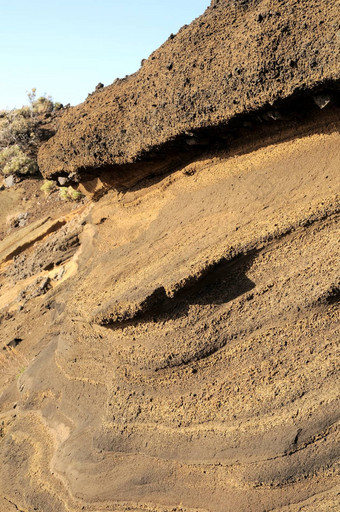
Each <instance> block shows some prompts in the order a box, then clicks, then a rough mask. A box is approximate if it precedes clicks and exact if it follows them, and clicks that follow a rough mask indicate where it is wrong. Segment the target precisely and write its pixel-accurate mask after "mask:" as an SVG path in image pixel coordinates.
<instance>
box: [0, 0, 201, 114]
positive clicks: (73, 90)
mask: <svg viewBox="0 0 340 512" xmlns="http://www.w3.org/2000/svg"><path fill="white" fill-rule="evenodd" d="M209 4H210V0H171V1H162V0H146V1H144V2H143V1H138V0H129V1H125V2H120V1H116V0H111V1H110V0H91V1H90V0H59V1H56V0H55V1H51V0H45V1H42V0H0V19H1V29H0V109H1V108H14V107H20V106H22V105H23V104H26V103H27V91H29V90H31V89H32V87H36V88H37V94H38V96H39V95H42V94H43V93H46V94H48V95H50V96H52V98H53V99H54V100H55V101H60V102H62V103H64V104H66V103H71V105H76V104H77V103H80V102H82V101H84V99H85V98H86V96H87V94H88V93H89V92H92V91H93V89H94V88H95V86H96V85H97V83H98V82H103V83H104V85H108V84H110V83H112V82H113V81H114V79H115V78H117V77H120V78H121V77H124V76H125V75H127V74H131V73H134V72H135V71H137V69H138V68H139V67H140V61H141V60H142V59H143V58H146V57H148V56H149V55H150V53H152V52H153V51H154V50H155V49H156V48H158V46H160V45H161V44H162V43H163V42H164V41H165V40H166V39H167V38H168V37H169V35H170V34H171V33H172V32H173V33H176V32H177V31H178V29H179V28H180V27H181V26H182V25H184V24H186V23H187V24H188V23H190V22H191V21H192V20H193V19H194V18H196V17H197V16H199V15H200V14H202V13H203V12H204V10H205V9H206V8H207V7H208V5H209Z"/></svg>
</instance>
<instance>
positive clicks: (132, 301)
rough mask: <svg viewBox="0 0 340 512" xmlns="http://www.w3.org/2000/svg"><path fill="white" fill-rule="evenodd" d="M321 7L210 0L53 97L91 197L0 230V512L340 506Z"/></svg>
mask: <svg viewBox="0 0 340 512" xmlns="http://www.w3.org/2000/svg"><path fill="white" fill-rule="evenodd" d="M339 14H340V12H339V4H338V2H336V1H329V2H320V1H319V0H318V1H316V0H315V1H314V0H309V1H298V0H291V1H279V0H271V1H269V0H259V1H246V0H240V1H236V0H235V1H231V0H228V1H222V0H220V1H217V0H215V1H214V2H212V4H211V6H210V7H209V8H208V9H207V10H206V12H205V13H204V14H203V15H202V16H201V17H200V18H198V19H196V20H195V21H193V23H192V24H191V25H189V26H187V27H184V28H182V29H181V30H180V31H179V33H178V34H176V35H171V36H170V38H169V39H168V41H167V42H166V43H164V45H163V46H162V47H161V48H160V49H158V50H157V51H155V52H154V53H153V54H152V55H151V56H150V57H149V58H148V59H147V60H146V61H145V62H143V64H142V67H141V69H140V70H139V71H138V72H137V73H135V74H134V75H132V76H130V77H127V78H126V79H123V80H117V81H116V82H115V83H114V84H112V85H111V86H108V87H105V88H98V90H97V91H96V92H94V93H93V94H91V95H90V96H89V97H88V99H87V100H86V101H85V102H84V103H83V104H81V105H79V106H77V107H74V108H70V109H68V110H66V111H65V113H64V114H63V116H62V117H61V119H60V121H59V128H58V130H57V132H56V134H55V135H54V136H53V137H51V138H50V139H49V140H48V142H46V143H45V144H44V145H43V146H42V148H41V150H40V154H39V163H40V168H41V171H42V172H43V174H44V175H45V176H46V177H55V176H57V175H61V176H65V177H68V179H69V178H70V179H73V180H74V182H76V181H80V184H79V187H80V188H81V190H83V191H85V192H86V193H87V194H88V199H87V200H86V201H85V202H84V203H83V204H82V205H80V206H79V207H77V208H71V207H67V206H64V207H63V208H62V209H60V207H59V206H58V205H57V204H56V205H55V206H53V205H52V203H51V205H52V206H53V207H52V206H50V207H47V210H48V214H46V211H44V214H43V213H42V210H39V208H41V207H39V208H38V209H37V208H36V206H35V204H34V201H32V203H29V204H30V205H31V206H29V208H31V210H28V211H29V214H28V219H30V215H31V213H30V212H32V219H34V220H32V221H31V222H28V224H27V225H26V226H25V227H23V228H22V229H14V230H12V232H11V233H10V234H8V235H7V236H4V238H3V240H2V242H0V265H1V266H0V291H1V295H0V314H1V330H0V340H1V348H2V350H1V354H0V355H1V357H0V365H1V368H2V372H1V373H0V389H1V391H2V394H1V398H0V407H1V416H0V512H12V511H15V510H20V511H25V512H26V511H29V512H31V511H33V510H37V511H40V512H78V511H82V510H85V511H88V512H90V511H91V512H99V511H101V512H104V511H115V512H116V511H117V512H118V511H119V512H123V511H124V512H125V511H131V512H132V511H133V512H137V511H138V512H142V511H143V512H197V511H201V512H207V511H209V512H228V511H229V512H245V511H251V512H264V511H272V510H276V511H279V510H280V511H281V512H283V511H285V512H297V511H303V512H312V511H324V512H329V511H338V510H339V485H338V484H339V475H338V461H339V442H338V441H339V416H340V409H339V393H338V386H337V384H338V380H337V376H338V373H337V372H338V362H339V360H338V358H337V355H338V354H337V349H338V342H339V270H340V268H339V267H340V265H339V228H338V220H339V212H340V209H339V190H340V187H339V186H340V176H339V164H340V134H339V128H340V120H339V112H340V107H339V75H340V68H339V43H340V25H339ZM20 186H21V187H22V185H20ZM23 193H24V191H23V189H22V188H20V187H19V186H18V188H14V189H13V190H12V189H11V191H9V190H5V191H0V194H1V201H0V203H1V202H2V204H4V205H8V206H7V209H8V210H9V209H10V210H11V211H12V210H14V209H15V208H16V206H15V205H16V202H18V201H19V199H20V197H21V196H20V194H23ZM32 197H33V195H32ZM39 212H40V213H39ZM33 215H34V217H33ZM5 217H6V211H3V208H0V218H1V221H2V222H3V220H4V219H5Z"/></svg>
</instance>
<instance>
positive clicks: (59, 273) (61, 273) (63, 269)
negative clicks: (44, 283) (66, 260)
mask: <svg viewBox="0 0 340 512" xmlns="http://www.w3.org/2000/svg"><path fill="white" fill-rule="evenodd" d="M64 274H65V268H64V267H61V269H60V270H59V272H58V276H57V279H58V281H59V279H61V278H62V277H63V275H64Z"/></svg>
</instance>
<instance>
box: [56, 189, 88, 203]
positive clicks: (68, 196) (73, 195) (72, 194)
mask: <svg viewBox="0 0 340 512" xmlns="http://www.w3.org/2000/svg"><path fill="white" fill-rule="evenodd" d="M59 195H60V199H62V200H63V201H80V199H82V198H83V197H84V195H83V194H82V193H81V192H79V190H75V189H74V188H73V187H60V189H59Z"/></svg>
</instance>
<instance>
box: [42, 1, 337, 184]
mask: <svg viewBox="0 0 340 512" xmlns="http://www.w3.org/2000/svg"><path fill="white" fill-rule="evenodd" d="M338 20H339V5H338V2H337V1H336V0H331V1H328V2H327V3H325V2H320V1H319V0H309V1H308V2H303V1H300V0H291V1H288V2H287V1H284V2H283V1H281V0H261V1H258V0H257V1H254V0H253V1H252V0H249V1H236V0H235V1H230V0H220V1H219V2H216V1H215V2H213V3H212V5H211V6H210V7H209V8H208V9H207V10H206V12H205V13H204V14H203V15H202V16H201V17H199V18H197V19H196V20H195V21H194V22H193V23H192V24H191V25H189V26H187V27H184V28H182V29H181V30H180V31H179V32H178V34H176V35H175V36H171V37H170V38H169V39H168V41H166V42H165V43H164V44H163V45H162V46H161V47H160V48H159V49H158V50H157V51H155V52H154V53H153V54H152V55H151V56H150V57H149V58H148V59H147V60H145V61H144V62H143V64H142V67H141V69H140V70H139V71H138V72H137V73H135V74H134V75H131V76H129V77H126V78H125V79H123V80H116V82H115V83H113V84H112V85H110V86H108V87H105V88H103V89H100V90H99V91H98V92H95V93H94V94H92V95H91V96H89V98H88V99H87V100H86V101H85V102H84V103H82V104H81V105H79V106H77V107H74V108H71V109H68V110H67V112H66V113H65V114H64V116H63V117H62V120H61V123H60V125H59V129H58V131H57V134H56V135H55V136H54V137H52V138H51V139H50V140H49V141H48V142H47V143H46V144H45V145H44V147H43V148H42V149H41V151H40V155H39V166H40V169H41V170H42V172H43V174H44V175H45V176H47V177H48V176H52V175H54V174H57V173H73V172H76V171H78V172H79V173H80V174H82V173H84V171H86V170H92V169H98V168H106V167H108V166H109V167H111V166H114V165H116V164H123V163H128V162H134V161H136V160H137V159H139V158H141V157H143V155H145V154H147V153H148V152H150V150H152V149H153V150H154V149H157V148H158V147H159V146H161V145H163V144H164V143H166V142H169V141H171V140H173V139H174V138H176V137H179V136H183V137H184V144H185V143H186V141H187V139H189V141H188V142H189V144H192V143H195V142H200V141H199V140H198V141H197V140H195V139H192V140H191V141H190V135H192V134H193V133H195V131H196V130H198V129H202V128H206V127H211V126H216V125H217V126H219V125H221V124H223V125H224V124H226V123H228V121H229V120H230V119H231V118H233V117H234V116H236V115H239V114H244V113H247V112H249V111H253V110H257V109H259V108H260V107H263V106H265V105H270V104H272V103H273V102H274V101H275V100H278V99H283V98H286V97H288V96H290V95H291V94H292V93H293V92H294V91H297V90H306V89H312V88H313V87H317V86H321V85H325V84H327V83H330V81H333V80H338V79H339V57H340V53H339V43H340V39H339V30H340V27H339V23H338Z"/></svg>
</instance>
